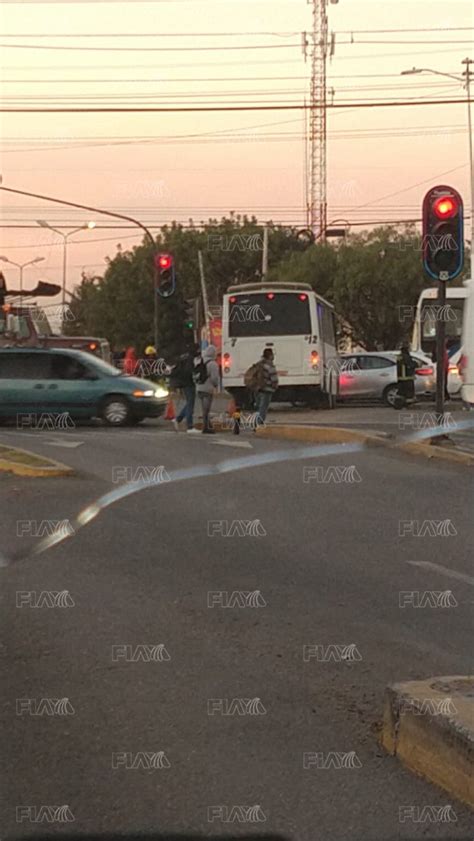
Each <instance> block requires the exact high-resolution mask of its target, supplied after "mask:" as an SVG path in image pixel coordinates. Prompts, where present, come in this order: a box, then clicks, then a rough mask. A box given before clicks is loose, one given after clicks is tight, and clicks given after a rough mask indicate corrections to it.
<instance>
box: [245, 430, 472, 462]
mask: <svg viewBox="0 0 474 841" xmlns="http://www.w3.org/2000/svg"><path fill="white" fill-rule="evenodd" d="M256 434H257V435H258V436H259V437H261V438H277V439H278V438H279V439H284V440H290V441H303V442H304V443H305V444H308V443H312V444H349V443H353V442H357V443H360V444H365V445H366V446H369V447H389V448H390V449H392V450H398V451H400V452H405V453H408V454H410V455H419V456H424V457H425V458H430V459H440V460H442V461H450V462H451V463H453V464H464V465H468V466H472V465H474V454H471V453H465V452H462V451H460V450H456V449H447V448H446V449H445V448H444V447H439V446H436V445H431V444H429V443H428V442H426V441H423V442H417V441H415V442H407V443H403V442H401V443H397V442H396V441H395V440H394V439H393V438H392V437H391V436H390V435H389V434H387V433H384V432H378V433H377V432H371V433H370V432H362V431H361V430H358V429H347V428H344V427H334V426H291V425H282V426H278V425H276V424H275V425H271V426H265V427H260V428H259V429H258V430H257V433H256Z"/></svg>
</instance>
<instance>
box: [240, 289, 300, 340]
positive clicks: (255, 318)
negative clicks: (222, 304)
mask: <svg viewBox="0 0 474 841" xmlns="http://www.w3.org/2000/svg"><path fill="white" fill-rule="evenodd" d="M228 326H229V336H230V337H231V338H249V337H252V336H307V335H310V334H311V332H312V330H311V316H310V310H309V299H308V295H307V294H306V293H298V292H270V293H264V292H262V293H259V292H257V293H256V294H252V295H232V296H231V297H230V298H229V325H228Z"/></svg>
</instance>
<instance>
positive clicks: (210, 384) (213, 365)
mask: <svg viewBox="0 0 474 841" xmlns="http://www.w3.org/2000/svg"><path fill="white" fill-rule="evenodd" d="M216 356H217V351H216V348H215V347H214V345H208V346H207V348H206V349H205V350H204V351H203V353H202V356H201V357H199V358H198V361H197V364H196V366H195V368H194V381H195V383H196V390H197V393H198V395H199V399H200V401H201V408H202V431H203V433H204V434H205V435H213V434H214V433H215V430H214V429H213V428H212V424H211V421H210V413H211V406H212V400H213V397H214V392H215V390H216V388H217V387H218V385H219V366H218V364H217V362H216Z"/></svg>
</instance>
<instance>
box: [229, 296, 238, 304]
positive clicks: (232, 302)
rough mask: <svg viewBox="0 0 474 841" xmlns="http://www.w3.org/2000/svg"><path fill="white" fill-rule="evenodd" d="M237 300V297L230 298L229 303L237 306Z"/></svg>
mask: <svg viewBox="0 0 474 841" xmlns="http://www.w3.org/2000/svg"><path fill="white" fill-rule="evenodd" d="M236 300H237V298H236V297H235V295H232V297H231V298H229V302H230V303H231V304H235V302H236Z"/></svg>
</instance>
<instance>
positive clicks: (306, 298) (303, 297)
mask: <svg viewBox="0 0 474 841" xmlns="http://www.w3.org/2000/svg"><path fill="white" fill-rule="evenodd" d="M298 298H299V299H300V301H307V300H308V296H307V295H305V294H304V292H302V293H301V295H298Z"/></svg>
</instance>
